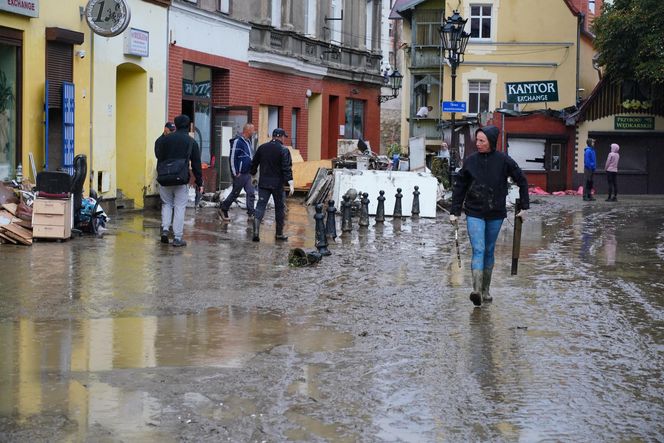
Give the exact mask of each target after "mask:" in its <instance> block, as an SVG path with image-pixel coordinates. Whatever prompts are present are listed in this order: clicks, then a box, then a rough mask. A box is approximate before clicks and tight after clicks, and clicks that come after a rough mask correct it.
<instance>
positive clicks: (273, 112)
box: [267, 106, 281, 137]
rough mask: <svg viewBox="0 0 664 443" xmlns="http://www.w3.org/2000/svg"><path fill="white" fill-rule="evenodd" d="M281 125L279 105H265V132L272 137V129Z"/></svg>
mask: <svg viewBox="0 0 664 443" xmlns="http://www.w3.org/2000/svg"><path fill="white" fill-rule="evenodd" d="M280 127H281V107H280V106H268V107H267V134H268V137H272V131H274V130H275V129H277V128H280Z"/></svg>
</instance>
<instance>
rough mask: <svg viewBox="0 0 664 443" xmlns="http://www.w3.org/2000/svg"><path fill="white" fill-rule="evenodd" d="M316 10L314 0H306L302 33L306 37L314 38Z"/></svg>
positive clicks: (316, 6)
mask: <svg viewBox="0 0 664 443" xmlns="http://www.w3.org/2000/svg"><path fill="white" fill-rule="evenodd" d="M317 9H318V5H317V1H316V0H307V9H306V11H305V18H304V26H305V28H304V33H305V34H306V35H308V36H311V37H315V36H316V13H317V12H318V11H317Z"/></svg>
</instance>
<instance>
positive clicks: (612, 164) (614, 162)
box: [604, 143, 620, 172]
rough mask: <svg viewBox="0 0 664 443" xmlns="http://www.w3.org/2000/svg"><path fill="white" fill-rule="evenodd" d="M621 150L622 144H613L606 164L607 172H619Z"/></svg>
mask: <svg viewBox="0 0 664 443" xmlns="http://www.w3.org/2000/svg"><path fill="white" fill-rule="evenodd" d="M619 150H620V146H618V144H616V143H612V144H611V152H610V153H609V156H608V157H606V165H605V166H604V169H605V170H606V171H607V172H618V162H619V161H620V154H618V151H619Z"/></svg>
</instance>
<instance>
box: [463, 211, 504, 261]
mask: <svg viewBox="0 0 664 443" xmlns="http://www.w3.org/2000/svg"><path fill="white" fill-rule="evenodd" d="M466 222H467V226H468V236H469V237H470V245H471V246H472V248H473V260H472V262H471V264H470V269H478V270H483V269H492V268H493V263H494V261H495V260H494V256H493V255H494V252H495V251H496V240H497V239H498V233H499V232H500V227H501V226H502V225H503V220H502V219H498V220H484V219H483V218H476V217H469V216H466Z"/></svg>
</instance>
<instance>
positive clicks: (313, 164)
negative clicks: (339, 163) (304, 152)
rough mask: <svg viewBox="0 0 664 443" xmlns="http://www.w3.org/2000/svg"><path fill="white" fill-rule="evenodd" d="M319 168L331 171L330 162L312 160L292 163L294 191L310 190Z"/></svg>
mask: <svg viewBox="0 0 664 443" xmlns="http://www.w3.org/2000/svg"><path fill="white" fill-rule="evenodd" d="M319 168H327V169H332V160H312V161H308V162H301V163H293V182H294V183H295V189H310V188H311V185H312V184H313V182H314V179H315V178H316V173H317V172H318V169H319Z"/></svg>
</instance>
